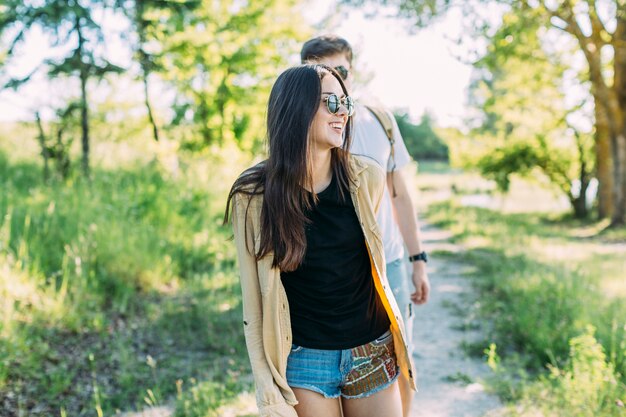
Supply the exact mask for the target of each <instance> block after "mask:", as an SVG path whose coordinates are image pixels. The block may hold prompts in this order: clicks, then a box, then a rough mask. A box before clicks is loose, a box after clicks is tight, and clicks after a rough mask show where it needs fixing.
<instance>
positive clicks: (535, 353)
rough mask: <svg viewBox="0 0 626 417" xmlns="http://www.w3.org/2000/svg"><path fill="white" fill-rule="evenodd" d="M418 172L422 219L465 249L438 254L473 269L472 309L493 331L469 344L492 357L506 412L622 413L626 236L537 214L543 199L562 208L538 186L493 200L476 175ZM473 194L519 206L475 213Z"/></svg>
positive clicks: (602, 225) (562, 216) (625, 396)
mask: <svg viewBox="0 0 626 417" xmlns="http://www.w3.org/2000/svg"><path fill="white" fill-rule="evenodd" d="M421 168H422V169H423V170H424V171H425V172H424V174H423V175H420V176H419V178H418V183H419V186H420V187H421V191H420V198H421V199H422V203H423V204H424V205H425V206H426V207H427V208H426V207H425V210H426V213H425V216H426V217H427V219H428V220H429V221H430V222H433V223H435V224H436V225H438V226H440V227H443V228H445V229H448V230H450V231H452V232H453V235H454V240H455V241H456V242H458V243H461V244H462V245H463V246H464V247H465V248H466V251H464V252H461V254H458V253H440V254H439V255H441V256H449V257H454V259H455V260H457V261H458V260H462V261H463V262H465V263H467V264H470V265H473V266H474V267H476V272H475V273H473V274H472V281H473V283H474V284H475V286H476V288H477V290H478V291H477V292H478V294H479V298H478V299H477V301H476V307H477V309H478V311H479V313H480V315H481V317H482V318H483V319H484V320H485V321H483V322H482V324H483V326H485V323H487V322H488V323H491V325H490V326H487V327H488V328H487V329H486V330H487V337H486V339H485V340H484V341H483V342H482V343H478V344H476V345H474V346H467V347H466V348H467V349H468V350H469V351H470V352H473V353H474V354H477V355H481V356H485V357H486V358H487V359H488V361H489V363H490V365H491V366H492V368H493V369H494V371H495V373H494V376H495V378H494V381H493V388H494V389H495V390H496V391H497V392H498V393H499V394H500V396H501V397H502V398H503V399H505V400H507V401H508V402H509V403H511V404H512V406H511V408H510V410H509V414H508V415H511V416H539V415H541V416H544V415H545V416H563V417H565V416H567V417H577V416H581V417H582V416H588V417H592V416H621V415H624V413H626V409H625V408H624V402H626V385H624V383H625V382H626V377H625V375H626V230H624V229H616V230H611V229H606V222H593V221H589V222H582V221H575V220H572V219H571V218H569V217H568V215H567V214H566V213H563V212H559V211H558V210H552V211H551V212H550V211H542V210H537V204H536V201H537V200H541V201H542V204H544V206H547V207H549V206H550V205H553V207H555V206H556V207H558V205H559V204H560V202H559V199H558V196H555V195H554V194H553V193H551V192H550V191H549V190H545V189H543V188H539V187H538V185H537V184H529V183H524V182H521V181H517V182H516V183H515V185H514V187H513V193H512V195H509V196H497V197H494V192H493V190H492V188H491V187H490V185H489V184H488V183H486V182H485V181H483V180H481V179H480V178H478V177H473V176H472V175H468V174H460V173H454V172H445V171H444V172H442V171H441V170H440V169H430V168H431V167H429V166H428V165H426V166H425V167H424V166H423V167H421ZM435 168H436V167H435ZM433 184H437V185H436V186H434V187H433ZM453 184H454V186H453ZM446 189H448V190H450V191H449V193H448V195H447V196H446V197H445V198H441V193H442V190H446ZM467 195H481V196H482V197H484V199H483V200H482V201H490V200H491V201H493V200H495V199H499V202H498V204H502V205H503V206H505V207H510V208H514V209H510V210H498V211H496V210H492V209H486V208H482V207H475V206H473V204H471V203H472V202H473V201H472V200H469V201H470V204H468V200H467V199H466V198H464V197H465V196H467ZM530 196H532V198H530ZM474 201H475V200H474ZM459 257H460V258H459ZM435 279H436V277H435Z"/></svg>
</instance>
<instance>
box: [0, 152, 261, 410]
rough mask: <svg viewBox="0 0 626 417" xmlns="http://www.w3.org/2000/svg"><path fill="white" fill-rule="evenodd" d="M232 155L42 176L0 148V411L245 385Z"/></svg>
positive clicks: (116, 404) (120, 404) (113, 404)
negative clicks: (231, 216) (230, 211)
mask: <svg viewBox="0 0 626 417" xmlns="http://www.w3.org/2000/svg"><path fill="white" fill-rule="evenodd" d="M241 158H242V157H241V155H239V154H232V155H231V154H228V151H227V150H226V151H222V153H220V154H217V153H214V154H204V155H195V156H188V157H184V159H183V160H182V161H181V162H182V163H181V168H180V171H179V172H178V174H176V175H171V174H170V173H169V172H168V171H167V170H164V169H163V167H162V166H161V164H159V163H158V162H157V161H137V162H136V163H135V164H134V165H133V164H127V166H124V167H118V168H116V169H114V170H108V169H103V168H98V167H96V168H95V169H94V172H93V179H92V180H91V181H84V180H82V179H81V178H80V177H79V176H78V174H76V173H75V174H74V176H73V177H71V178H70V179H69V180H67V181H65V182H63V181H61V180H59V179H53V180H52V181H50V182H49V183H44V182H43V181H42V175H41V167H40V166H39V165H38V163H37V162H35V161H33V160H32V159H29V158H17V157H15V156H12V158H11V159H10V158H9V157H8V156H7V154H5V153H3V152H1V151H0V188H1V189H2V190H3V192H2V193H1V194H0V311H1V313H0V415H3V416H5V415H6V416H13V415H46V416H59V415H67V416H72V417H74V416H92V415H97V413H98V412H102V413H103V414H104V415H111V414H112V413H113V412H115V411H116V410H122V411H127V410H132V409H137V408H142V407H143V406H146V405H158V404H163V403H171V401H172V399H174V398H175V397H176V396H177V395H178V396H180V398H181V399H182V398H186V396H188V395H192V394H191V393H192V392H194V390H200V391H202V390H203V389H205V388H202V389H201V388H199V387H214V388H211V389H217V388H215V387H226V388H224V389H225V391H224V393H223V395H221V397H220V398H222V399H223V401H222V402H224V401H226V400H227V399H228V398H230V397H229V395H230V394H229V393H230V392H231V391H244V390H249V389H250V385H251V381H250V378H249V374H250V369H249V363H248V360H247V354H246V351H245V343H244V340H243V332H242V326H241V321H242V318H241V305H240V302H241V301H240V290H239V283H238V274H237V272H236V266H235V265H236V264H235V252H234V247H233V245H232V244H231V243H230V242H229V241H228V239H229V236H230V235H231V230H230V227H224V226H222V225H221V221H222V216H223V209H224V201H225V198H224V196H225V191H226V187H227V186H228V184H230V183H232V179H233V178H234V176H235V175H236V174H237V169H238V168H237V167H239V166H242V165H243V164H241V163H240V160H241ZM226 160H228V161H229V163H226ZM225 370H227V371H226V372H225ZM190 381H193V382H190ZM220 389H221V388H219V389H218V391H219V390H220ZM202 392H204V391H202ZM220 392H221V391H220ZM227 394H228V395H227ZM204 405H206V404H199V405H197V407H196V408H197V409H200V408H202V407H204ZM63 413H64V414H63Z"/></svg>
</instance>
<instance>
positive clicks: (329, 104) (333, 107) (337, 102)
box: [324, 94, 354, 116]
mask: <svg viewBox="0 0 626 417" xmlns="http://www.w3.org/2000/svg"><path fill="white" fill-rule="evenodd" d="M324 101H325V102H326V108H327V109H328V111H329V112H330V113H332V114H337V113H339V109H341V105H342V104H343V106H344V107H345V108H346V110H347V111H348V116H352V115H353V114H354V99H353V98H352V97H350V96H346V97H344V98H339V96H337V94H330V95H329V96H328V97H326V98H325V99H324Z"/></svg>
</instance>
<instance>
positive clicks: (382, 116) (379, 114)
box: [365, 106, 398, 197]
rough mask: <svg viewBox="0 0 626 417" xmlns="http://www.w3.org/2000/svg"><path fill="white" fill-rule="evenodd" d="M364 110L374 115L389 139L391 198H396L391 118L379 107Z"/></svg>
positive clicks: (368, 107) (367, 107)
mask: <svg viewBox="0 0 626 417" xmlns="http://www.w3.org/2000/svg"><path fill="white" fill-rule="evenodd" d="M365 108H366V109H367V110H369V111H370V113H372V114H373V115H374V117H376V120H378V123H380V125H381V127H382V128H383V130H384V131H385V134H386V135H387V139H389V145H390V146H391V152H390V153H389V160H390V161H391V187H392V192H393V194H392V196H393V197H396V196H397V195H398V194H397V193H396V186H395V184H394V183H393V172H394V171H395V170H396V159H395V157H394V150H395V146H394V145H395V143H396V140H395V139H394V138H393V121H392V120H391V116H389V113H387V112H386V111H385V110H383V109H381V108H380V107H370V106H365Z"/></svg>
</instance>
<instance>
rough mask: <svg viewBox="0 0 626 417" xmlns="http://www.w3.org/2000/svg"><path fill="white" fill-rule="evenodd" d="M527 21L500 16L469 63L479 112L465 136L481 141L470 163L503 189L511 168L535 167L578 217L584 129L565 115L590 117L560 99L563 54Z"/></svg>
mask: <svg viewBox="0 0 626 417" xmlns="http://www.w3.org/2000/svg"><path fill="white" fill-rule="evenodd" d="M533 25H534V20H533V19H527V18H526V17H525V16H520V15H519V14H512V13H507V14H505V15H504V16H503V19H502V24H501V26H500V27H499V29H498V30H497V32H496V33H495V34H494V35H493V36H492V37H491V41H490V43H489V45H488V46H487V53H486V54H485V56H484V57H483V58H482V59H480V60H478V61H477V62H476V63H475V68H476V70H477V71H476V74H477V76H476V79H475V80H474V81H473V83H472V86H471V88H470V91H471V97H472V100H471V101H472V103H473V105H474V106H475V107H476V108H478V109H480V111H481V113H482V118H481V120H480V124H479V125H478V127H477V128H475V129H474V130H473V131H472V132H471V135H473V136H475V137H476V138H477V139H479V140H481V141H482V142H483V143H484V144H485V146H484V151H483V155H482V157H480V158H479V159H478V161H477V163H476V166H478V168H479V169H480V170H481V172H482V173H483V174H484V175H485V176H487V177H490V178H492V179H494V180H495V181H496V183H497V184H498V186H499V188H500V189H501V190H503V191H507V190H508V186H509V181H510V176H511V175H512V174H520V175H526V176H528V175H532V174H534V173H535V172H536V171H537V170H539V171H541V172H542V173H543V174H544V175H545V176H546V177H547V178H548V179H549V180H550V182H551V183H552V184H554V185H555V186H556V187H558V189H559V190H561V191H562V192H563V193H564V194H565V195H566V196H567V197H568V199H569V201H570V203H571V205H572V208H573V210H574V213H575V216H576V217H579V218H583V217H586V216H587V214H588V210H587V207H588V206H587V202H586V191H587V187H588V185H589V183H590V180H591V170H592V168H593V158H592V155H593V152H592V142H591V133H590V132H588V133H585V132H583V131H581V130H580V129H579V128H576V127H575V126H574V125H573V124H572V123H571V122H570V119H573V117H572V116H574V115H578V116H579V117H585V116H587V117H588V116H589V115H585V114H584V107H585V106H584V105H582V104H581V105H578V106H574V107H573V108H568V107H567V106H566V104H565V103H566V97H565V96H566V94H565V93H564V91H565V90H567V87H566V82H567V81H568V80H567V78H566V77H565V73H566V69H567V65H566V64H567V63H568V57H569V54H568V53H567V51H562V50H555V49H551V48H550V47H549V45H550V42H549V41H550V38H549V36H548V35H549V34H548V33H542V32H541V31H540V30H538V29H537V28H536V27H534V26H533ZM569 82H571V81H569ZM583 104H584V103H583Z"/></svg>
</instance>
